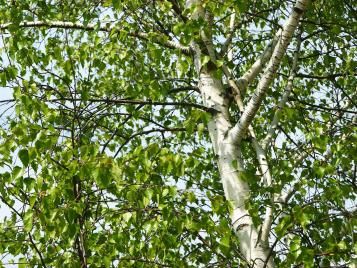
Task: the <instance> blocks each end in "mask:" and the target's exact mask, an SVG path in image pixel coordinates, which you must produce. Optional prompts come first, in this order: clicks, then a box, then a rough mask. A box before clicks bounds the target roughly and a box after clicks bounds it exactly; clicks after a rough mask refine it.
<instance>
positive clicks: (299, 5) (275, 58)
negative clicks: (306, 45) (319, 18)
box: [229, 0, 309, 144]
mask: <svg viewBox="0 0 357 268" xmlns="http://www.w3.org/2000/svg"><path fill="white" fill-rule="evenodd" d="M308 2H309V0H297V1H296V4H295V7H294V8H293V11H292V13H291V15H290V17H289V19H288V21H287V22H286V23H285V25H284V28H283V31H282V34H281V38H280V40H279V42H278V44H277V45H276V46H275V49H274V52H273V55H272V56H271V58H270V60H269V63H268V66H267V67H266V70H265V72H264V74H263V77H262V78H261V79H260V81H259V83H258V86H257V89H256V91H255V92H254V94H253V96H252V97H251V99H250V100H249V102H248V105H247V106H246V108H245V110H244V113H243V114H242V116H241V118H240V120H239V122H238V123H237V124H236V125H235V126H234V127H233V128H232V129H231V130H230V132H229V136H230V137H231V138H232V139H234V140H235V142H236V143H237V144H239V143H240V141H241V140H242V138H243V136H244V133H245V132H246V130H247V128H248V126H249V124H250V123H251V122H252V120H253V118H254V116H255V114H256V113H257V112H258V109H259V107H260V105H261V103H262V101H263V98H264V96H265V93H266V91H267V90H268V88H269V86H270V84H271V82H272V81H273V77H274V75H275V74H276V71H277V70H278V68H279V65H280V62H281V60H282V58H283V56H284V54H285V51H286V48H287V46H288V45H289V43H290V41H291V39H292V36H293V33H294V31H295V29H296V27H297V25H298V23H299V20H300V18H301V16H302V14H303V12H304V11H305V10H306V8H307V5H308Z"/></svg>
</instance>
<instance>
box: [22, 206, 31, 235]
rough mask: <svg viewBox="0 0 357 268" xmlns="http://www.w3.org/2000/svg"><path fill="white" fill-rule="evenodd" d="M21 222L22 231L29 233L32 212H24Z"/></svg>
mask: <svg viewBox="0 0 357 268" xmlns="http://www.w3.org/2000/svg"><path fill="white" fill-rule="evenodd" d="M23 222H24V230H25V231H26V232H30V231H31V229H32V224H33V211H32V210H28V211H26V212H25V215H24V217H23Z"/></svg>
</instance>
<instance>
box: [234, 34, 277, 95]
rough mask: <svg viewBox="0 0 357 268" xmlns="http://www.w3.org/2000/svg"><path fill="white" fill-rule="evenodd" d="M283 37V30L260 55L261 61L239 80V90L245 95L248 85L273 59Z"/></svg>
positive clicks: (254, 64) (256, 62)
mask: <svg viewBox="0 0 357 268" xmlns="http://www.w3.org/2000/svg"><path fill="white" fill-rule="evenodd" d="M280 35H281V29H279V31H278V32H277V33H276V34H275V36H274V38H273V40H272V41H271V42H270V43H269V44H268V45H267V47H266V48H265V49H264V51H263V53H262V54H261V55H260V57H259V59H258V60H256V61H255V62H254V63H253V65H252V66H251V67H250V68H249V70H248V71H246V72H245V73H244V74H243V75H242V76H241V77H240V78H239V79H238V83H237V84H238V85H239V89H240V91H241V93H242V95H244V92H245V90H246V88H247V87H248V85H249V84H250V83H251V82H252V81H253V80H254V78H256V77H257V76H258V75H259V74H260V73H261V71H262V70H263V67H264V66H265V64H266V63H267V62H268V60H269V59H270V58H271V55H272V54H273V51H274V48H275V46H276V44H277V43H278V41H279V38H280Z"/></svg>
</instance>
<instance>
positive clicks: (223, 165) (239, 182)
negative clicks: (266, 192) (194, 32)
mask: <svg viewBox="0 0 357 268" xmlns="http://www.w3.org/2000/svg"><path fill="white" fill-rule="evenodd" d="M199 87H200V91H201V94H202V98H203V101H204V104H205V106H207V107H212V108H214V109H215V110H216V111H218V112H217V113H216V114H215V115H214V116H213V117H212V119H211V120H210V122H209V123H208V131H209V134H210V137H211V140H212V143H213V148H214V151H215V154H216V155H217V157H218V168H219V172H220V177H221V181H222V184H223V189H224V193H225V197H226V199H227V200H229V201H230V202H232V204H233V207H234V210H233V213H232V215H231V219H232V224H233V227H234V230H235V232H236V234H237V236H238V238H239V241H240V249H241V252H242V254H243V256H244V257H245V258H246V260H247V261H248V263H249V264H253V265H254V267H263V266H264V263H265V261H266V259H267V258H268V255H269V250H268V248H265V247H264V245H263V243H262V242H261V241H259V234H258V230H257V228H256V227H255V226H254V224H253V221H252V218H251V217H250V215H249V213H248V211H247V210H246V209H245V203H246V201H247V200H248V199H249V194H250V189H249V186H248V184H247V183H246V182H245V181H244V180H243V179H242V171H243V165H242V161H241V158H240V149H239V147H237V146H236V145H235V144H234V141H233V140H230V139H229V138H227V137H226V133H227V131H228V130H229V129H230V128H231V127H232V125H231V123H230V121H229V115H228V106H227V105H228V103H227V99H225V97H224V96H225V93H224V89H223V85H222V83H221V81H220V80H218V79H216V78H214V75H213V73H210V72H209V71H208V72H205V71H201V72H200V84H199ZM266 267H274V266H273V263H272V261H271V260H270V261H268V263H267V266H266Z"/></svg>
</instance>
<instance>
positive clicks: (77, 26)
mask: <svg viewBox="0 0 357 268" xmlns="http://www.w3.org/2000/svg"><path fill="white" fill-rule="evenodd" d="M11 26H15V27H19V28H36V27H38V28H40V27H46V28H62V29H74V30H86V31H96V30H97V31H101V32H108V33H110V34H114V33H120V32H123V33H126V34H127V35H128V36H131V37H136V38H139V39H141V40H145V41H149V40H150V41H151V40H152V41H153V42H154V43H156V44H158V45H162V46H164V47H167V48H170V49H176V50H179V51H181V52H182V53H183V54H185V55H191V48H190V47H187V46H183V45H181V44H179V43H177V42H174V41H170V40H165V38H160V37H161V36H156V37H155V35H158V33H155V32H153V33H145V32H138V31H133V32H126V31H124V30H120V29H119V28H117V27H115V26H114V27H111V26H103V25H102V26H98V25H96V24H88V25H84V24H82V23H79V22H69V21H24V22H21V23H20V24H14V23H12V22H9V23H4V24H0V30H6V29H8V28H9V27H11Z"/></svg>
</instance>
